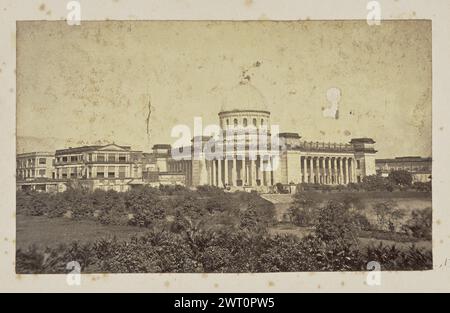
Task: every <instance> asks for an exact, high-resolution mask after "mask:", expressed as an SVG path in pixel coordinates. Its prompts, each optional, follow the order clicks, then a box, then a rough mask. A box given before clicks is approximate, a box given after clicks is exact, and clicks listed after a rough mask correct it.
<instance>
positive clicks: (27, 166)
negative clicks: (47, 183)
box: [16, 152, 55, 180]
mask: <svg viewBox="0 0 450 313" xmlns="http://www.w3.org/2000/svg"><path fill="white" fill-rule="evenodd" d="M54 159H55V154H54V153H51V152H31V153H22V154H18V155H17V158H16V175H17V179H18V180H33V179H37V178H41V179H52V178H54V173H53V169H54V168H53V161H54Z"/></svg>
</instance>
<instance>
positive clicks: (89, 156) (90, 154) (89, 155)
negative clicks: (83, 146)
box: [88, 153, 94, 162]
mask: <svg viewBox="0 0 450 313" xmlns="http://www.w3.org/2000/svg"><path fill="white" fill-rule="evenodd" d="M88 161H89V162H92V161H94V159H93V158H92V153H89V154H88Z"/></svg>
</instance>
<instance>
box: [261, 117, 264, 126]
mask: <svg viewBox="0 0 450 313" xmlns="http://www.w3.org/2000/svg"><path fill="white" fill-rule="evenodd" d="M261 126H264V119H263V118H262V119H261Z"/></svg>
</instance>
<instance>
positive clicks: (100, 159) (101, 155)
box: [97, 154, 105, 162]
mask: <svg viewBox="0 0 450 313" xmlns="http://www.w3.org/2000/svg"><path fill="white" fill-rule="evenodd" d="M97 162H105V155H104V154H97Z"/></svg>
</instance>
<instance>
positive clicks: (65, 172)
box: [61, 168, 67, 179]
mask: <svg viewBox="0 0 450 313" xmlns="http://www.w3.org/2000/svg"><path fill="white" fill-rule="evenodd" d="M61 177H62V178H63V179H66V178H67V168H63V169H62V172H61Z"/></svg>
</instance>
